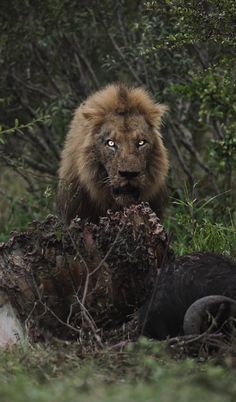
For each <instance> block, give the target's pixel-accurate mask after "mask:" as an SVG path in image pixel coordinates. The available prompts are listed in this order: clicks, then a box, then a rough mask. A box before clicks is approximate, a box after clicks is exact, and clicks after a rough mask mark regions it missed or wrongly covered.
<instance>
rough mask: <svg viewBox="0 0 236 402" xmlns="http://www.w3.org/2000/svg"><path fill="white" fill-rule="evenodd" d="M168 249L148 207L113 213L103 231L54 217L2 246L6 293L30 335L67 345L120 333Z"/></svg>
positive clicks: (0, 270)
mask: <svg viewBox="0 0 236 402" xmlns="http://www.w3.org/2000/svg"><path fill="white" fill-rule="evenodd" d="M167 248H168V244H167V235H166V233H165V231H164V229H163V227H162V226H161V225H160V223H159V219H158V218H157V217H156V215H155V214H154V213H153V212H152V211H151V209H150V208H149V207H148V206H147V205H144V204H142V205H138V206H131V207H130V208H128V209H126V210H125V211H124V212H116V213H112V212H108V214H107V216H106V217H104V218H101V219H100V223H99V224H98V225H94V224H91V223H82V222H81V221H80V220H79V219H75V220H74V221H72V223H71V225H70V227H68V228H67V227H65V226H63V224H62V222H61V221H60V220H59V219H58V218H57V217H55V216H49V217H48V218H47V219H46V220H45V221H43V222H33V223H32V224H31V225H30V226H29V228H28V230H27V231H25V232H23V233H14V234H13V236H12V237H11V239H10V240H9V241H8V242H7V243H5V244H1V246H0V290H2V291H3V292H4V294H6V295H7V297H8V298H9V302H10V303H11V305H12V306H13V308H14V310H15V311H16V312H17V315H18V317H19V319H20V321H21V322H22V323H24V324H25V325H26V326H27V328H28V330H29V333H30V334H31V335H33V336H34V337H35V338H37V336H38V335H41V331H40V328H46V329H49V330H50V331H51V332H52V333H53V334H54V335H56V336H61V337H63V338H71V337H73V336H75V337H78V336H80V335H81V330H86V329H88V330H89V331H90V332H93V333H94V335H95V336H97V335H98V333H99V329H101V328H102V329H107V328H112V327H113V328H114V327H115V326H116V325H119V323H122V322H124V321H125V320H127V317H128V315H129V314H131V313H133V312H134V311H136V310H137V309H138V308H139V307H140V306H141V305H142V303H143V302H144V301H145V300H146V299H147V298H148V297H150V295H151V292H152V288H153V283H154V281H155V279H156V276H157V273H158V267H160V266H161V262H162V258H163V255H164V254H166V250H167Z"/></svg>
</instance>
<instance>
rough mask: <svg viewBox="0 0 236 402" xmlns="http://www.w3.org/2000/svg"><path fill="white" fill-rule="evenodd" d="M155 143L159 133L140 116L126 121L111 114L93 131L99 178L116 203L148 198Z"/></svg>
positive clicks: (120, 203)
mask: <svg viewBox="0 0 236 402" xmlns="http://www.w3.org/2000/svg"><path fill="white" fill-rule="evenodd" d="M158 146H159V142H158V134H157V133H156V132H155V130H154V129H153V128H152V127H151V126H150V125H148V123H147V122H146V121H145V119H144V118H143V116H138V115H136V116H132V117H130V118H129V119H127V120H126V121H125V120H124V116H117V117H114V116H113V118H112V119H111V121H108V122H106V123H104V124H103V125H102V127H101V128H100V130H99V131H98V133H97V134H96V147H97V152H96V153H97V155H98V158H99V169H100V170H99V173H100V179H99V180H100V183H101V182H102V186H103V188H105V189H106V190H107V191H108V192H109V193H110V197H112V198H113V199H114V200H115V201H116V203H117V204H119V205H123V206H126V205H129V204H131V203H133V202H138V201H145V200H148V199H149V196H150V193H151V192H152V185H153V182H154V181H155V180H156V177H153V165H155V163H156V162H157V161H156V159H157V158H158ZM156 174H157V175H158V172H156ZM155 190H156V189H155Z"/></svg>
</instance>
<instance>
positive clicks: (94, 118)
mask: <svg viewBox="0 0 236 402" xmlns="http://www.w3.org/2000/svg"><path fill="white" fill-rule="evenodd" d="M81 113H82V116H83V117H84V118H85V119H86V120H88V121H89V122H91V123H92V124H94V125H97V124H100V123H101V122H102V121H103V120H104V111H103V110H102V109H99V108H96V109H95V108H91V107H88V106H86V104H84V105H82V106H81Z"/></svg>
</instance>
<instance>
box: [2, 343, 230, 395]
mask: <svg viewBox="0 0 236 402" xmlns="http://www.w3.org/2000/svg"><path fill="white" fill-rule="evenodd" d="M162 349H163V348H162V347H160V345H159V344H157V343H153V345H152V346H151V347H150V346H147V345H146V343H145V342H144V345H142V342H141V345H139V347H135V349H134V350H128V351H125V352H122V353H117V352H108V351H103V352H97V353H96V356H95V357H93V358H92V357H91V356H87V357H86V356H83V358H81V348H80V346H79V345H76V344H68V343H67V344H63V343H60V344H58V345H57V346H55V345H54V346H52V345H51V346H39V345H36V346H34V347H32V348H30V349H29V350H26V351H21V350H15V351H11V352H4V353H1V356H0V357H1V368H0V400H1V402H8V401H9V402H25V401H30V402H33V401H35V402H54V401H55V402H70V401H85V402H88V401H89V402H90V401H91V402H92V401H94V402H95V401H104V402H106V401H107V402H116V401H117V402H118V401H120V402H121V401H127V402H129V401H136V402H139V401H140V402H141V401H150V402H151V401H156V400H158V401H160V402H162V401H163V402H169V401H173V400H174V401H175V402H185V401H186V402H195V401H201V402H204V401H209V399H211V401H212V402H218V401H219V402H223V401H233V400H234V399H235V398H236V384H235V374H236V373H235V369H234V368H232V364H231V361H230V360H229V361H228V360H227V358H224V359H223V358H222V362H221V365H219V364H216V362H215V361H213V360H212V361H210V362H201V363H200V362H197V361H196V360H193V359H190V358H187V359H184V360H180V361H176V360H174V359H171V358H170V357H169V355H168V354H166V352H165V351H164V350H162Z"/></svg>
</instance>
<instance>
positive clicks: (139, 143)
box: [138, 140, 147, 147]
mask: <svg viewBox="0 0 236 402" xmlns="http://www.w3.org/2000/svg"><path fill="white" fill-rule="evenodd" d="M146 142H147V141H146V140H140V141H139V142H138V147H143V146H144V145H145V144H146Z"/></svg>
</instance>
